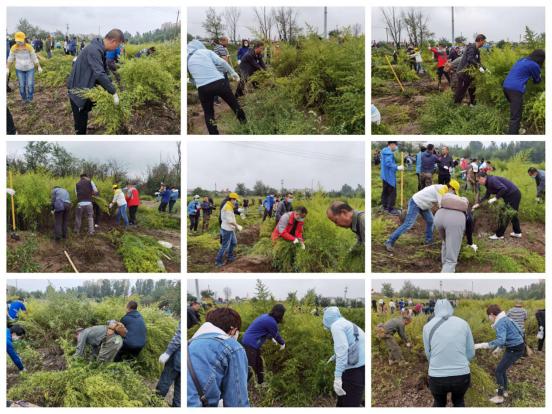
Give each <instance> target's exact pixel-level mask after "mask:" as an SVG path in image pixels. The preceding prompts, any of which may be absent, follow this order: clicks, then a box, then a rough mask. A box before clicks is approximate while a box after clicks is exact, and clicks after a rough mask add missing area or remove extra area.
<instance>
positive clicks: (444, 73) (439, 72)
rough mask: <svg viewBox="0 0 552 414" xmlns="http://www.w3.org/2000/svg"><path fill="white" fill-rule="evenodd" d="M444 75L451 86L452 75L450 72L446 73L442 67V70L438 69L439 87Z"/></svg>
mask: <svg viewBox="0 0 552 414" xmlns="http://www.w3.org/2000/svg"><path fill="white" fill-rule="evenodd" d="M443 75H444V76H445V79H446V80H447V82H448V83H449V85H450V75H449V73H448V72H445V68H444V67H443V66H442V67H440V68H437V79H438V80H439V85H440V84H441V79H443Z"/></svg>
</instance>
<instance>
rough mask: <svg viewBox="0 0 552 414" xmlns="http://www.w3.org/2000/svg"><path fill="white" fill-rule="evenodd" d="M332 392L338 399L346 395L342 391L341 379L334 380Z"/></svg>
mask: <svg viewBox="0 0 552 414" xmlns="http://www.w3.org/2000/svg"><path fill="white" fill-rule="evenodd" d="M334 391H335V393H336V394H337V395H338V396H339V397H342V396H344V395H345V394H347V393H346V392H345V390H344V389H343V381H342V380H341V378H335V379H334Z"/></svg>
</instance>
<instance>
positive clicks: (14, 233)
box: [10, 171, 19, 240]
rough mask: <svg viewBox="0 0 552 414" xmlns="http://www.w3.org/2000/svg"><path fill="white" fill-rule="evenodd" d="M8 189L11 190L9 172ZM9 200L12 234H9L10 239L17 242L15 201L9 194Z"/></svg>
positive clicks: (11, 184)
mask: <svg viewBox="0 0 552 414" xmlns="http://www.w3.org/2000/svg"><path fill="white" fill-rule="evenodd" d="M10 188H12V189H13V174H12V172H11V171H10ZM10 198H11V215H12V232H11V234H10V237H11V238H12V239H14V240H19V235H18V234H17V232H16V227H15V200H14V199H13V194H10Z"/></svg>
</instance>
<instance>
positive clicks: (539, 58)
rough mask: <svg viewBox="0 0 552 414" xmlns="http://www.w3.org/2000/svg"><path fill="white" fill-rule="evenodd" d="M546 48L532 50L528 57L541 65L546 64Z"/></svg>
mask: <svg viewBox="0 0 552 414" xmlns="http://www.w3.org/2000/svg"><path fill="white" fill-rule="evenodd" d="M544 55H545V54H544V50H542V49H536V50H533V51H532V52H531V54H530V55H529V56H527V59H530V60H532V61H533V62H536V63H538V64H539V65H540V66H542V65H544Z"/></svg>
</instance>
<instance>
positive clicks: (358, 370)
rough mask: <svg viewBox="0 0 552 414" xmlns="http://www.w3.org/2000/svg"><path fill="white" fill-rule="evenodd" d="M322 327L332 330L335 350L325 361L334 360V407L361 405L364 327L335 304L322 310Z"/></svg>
mask: <svg viewBox="0 0 552 414" xmlns="http://www.w3.org/2000/svg"><path fill="white" fill-rule="evenodd" d="M322 322H323V324H324V328H325V329H327V330H329V331H330V332H331V334H332V339H333V346H334V354H333V355H332V356H331V357H330V359H329V360H328V363H331V362H333V361H335V371H334V383H333V387H334V391H335V393H336V394H337V405H336V406H337V407H360V406H361V405H362V402H363V400H364V388H365V383H366V382H365V381H366V378H365V370H364V365H365V358H366V356H365V339H364V331H363V330H362V329H360V327H358V326H356V325H355V324H354V323H352V322H351V321H348V320H347V319H345V318H344V317H343V316H341V312H339V308H337V307H336V306H330V307H328V308H326V309H325V310H324V316H323V319H322Z"/></svg>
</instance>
